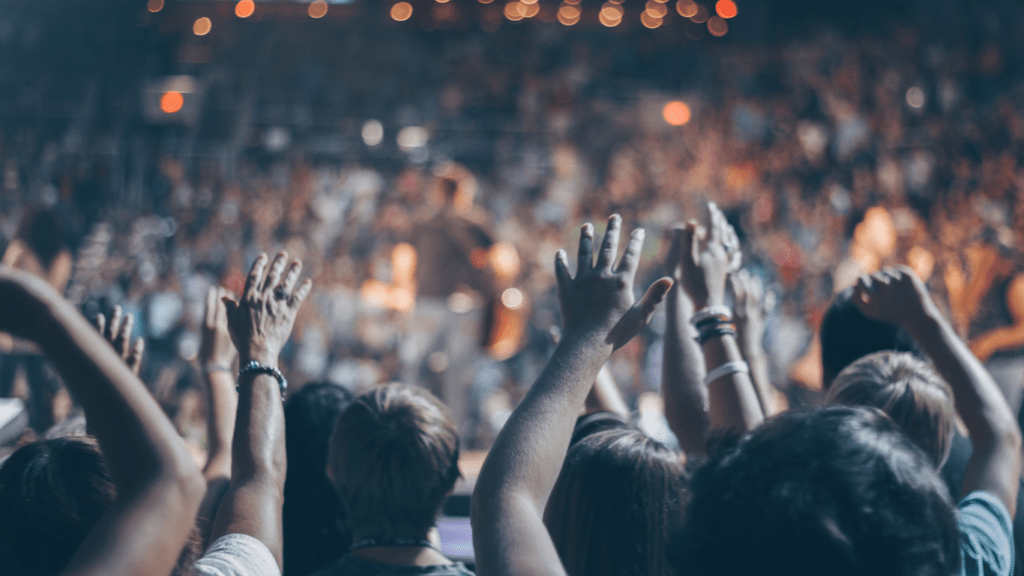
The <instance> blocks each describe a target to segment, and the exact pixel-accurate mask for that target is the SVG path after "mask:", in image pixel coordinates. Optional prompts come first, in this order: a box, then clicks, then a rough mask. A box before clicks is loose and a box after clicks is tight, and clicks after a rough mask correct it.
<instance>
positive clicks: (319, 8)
mask: <svg viewBox="0 0 1024 576" xmlns="http://www.w3.org/2000/svg"><path fill="white" fill-rule="evenodd" d="M306 12H307V13H308V14H309V17H310V18H323V17H324V16H327V2H324V0H316V1H315V2H313V3H312V4H310V5H309V9H307V10H306Z"/></svg>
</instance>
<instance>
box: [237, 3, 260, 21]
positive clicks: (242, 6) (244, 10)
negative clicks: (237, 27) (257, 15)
mask: <svg viewBox="0 0 1024 576" xmlns="http://www.w3.org/2000/svg"><path fill="white" fill-rule="evenodd" d="M253 12H256V3H255V2H253V0H238V4H235V16H238V17H239V18H248V17H249V16H252V15H253Z"/></svg>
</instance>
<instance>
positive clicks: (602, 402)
mask: <svg viewBox="0 0 1024 576" xmlns="http://www.w3.org/2000/svg"><path fill="white" fill-rule="evenodd" d="M584 411H585V412H586V413H587V414H596V413H598V412H611V413H613V414H618V415H619V416H623V417H626V418H628V417H629V406H628V405H626V400H625V399H624V398H623V397H622V392H621V391H620V390H619V386H618V384H616V383H615V378H614V377H613V376H612V371H611V370H609V369H608V365H607V364H605V365H604V366H602V367H601V371H600V372H598V373H597V379H596V380H594V385H593V386H592V387H591V388H590V392H589V393H587V398H586V400H585V401H584Z"/></svg>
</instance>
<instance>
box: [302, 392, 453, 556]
mask: <svg viewBox="0 0 1024 576" xmlns="http://www.w3.org/2000/svg"><path fill="white" fill-rule="evenodd" d="M458 460H459V436H458V432H457V431H456V429H455V425H454V423H453V422H452V420H451V417H450V416H449V414H448V411H447V409H446V408H445V407H444V405H443V404H441V402H439V401H438V400H437V398H435V397H434V396H432V395H431V394H430V393H428V392H427V391H425V390H423V389H421V388H416V387H413V386H406V385H402V384H390V385H387V386H381V387H377V388H374V389H372V390H370V391H368V392H366V393H364V394H362V395H360V396H358V397H356V399H355V400H354V401H353V402H352V403H351V404H350V405H349V406H348V407H347V408H346V409H345V410H344V411H343V412H342V413H341V415H340V416H339V417H338V421H337V423H336V424H335V426H334V432H333V433H332V435H331V440H330V447H329V453H328V457H327V474H328V476H329V477H330V479H331V482H332V483H333V484H334V487H335V489H336V491H337V494H338V502H339V504H340V505H341V510H342V513H343V514H344V515H345V518H346V519H347V522H348V528H349V530H350V531H351V532H352V538H353V544H352V545H351V547H350V548H349V549H348V552H347V554H345V555H344V556H342V557H341V558H340V559H339V560H338V561H336V562H334V563H333V564H331V565H329V566H327V567H325V568H323V569H322V570H320V571H319V572H316V576H390V575H400V574H417V575H427V576H472V574H473V573H472V572H471V571H470V570H469V569H468V568H466V566H465V565H464V564H462V563H461V562H453V561H451V560H449V559H448V558H446V557H445V556H444V555H443V554H441V552H440V551H439V550H438V548H437V547H436V544H435V541H436V539H434V540H432V539H431V538H430V536H431V532H432V530H433V528H434V526H435V524H436V521H437V516H438V514H439V513H440V511H441V507H442V505H443V504H444V501H445V500H446V499H447V497H448V495H449V494H451V492H452V489H453V488H454V486H455V482H456V480H458V478H459V468H458Z"/></svg>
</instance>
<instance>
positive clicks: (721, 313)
mask: <svg viewBox="0 0 1024 576" xmlns="http://www.w3.org/2000/svg"><path fill="white" fill-rule="evenodd" d="M712 318H725V320H726V321H732V308H729V307H728V306H721V305H716V306H707V307H704V308H701V309H700V310H697V311H696V312H694V313H693V318H690V324H693V325H694V326H696V325H697V324H700V323H701V322H704V321H707V320H710V319H712Z"/></svg>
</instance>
